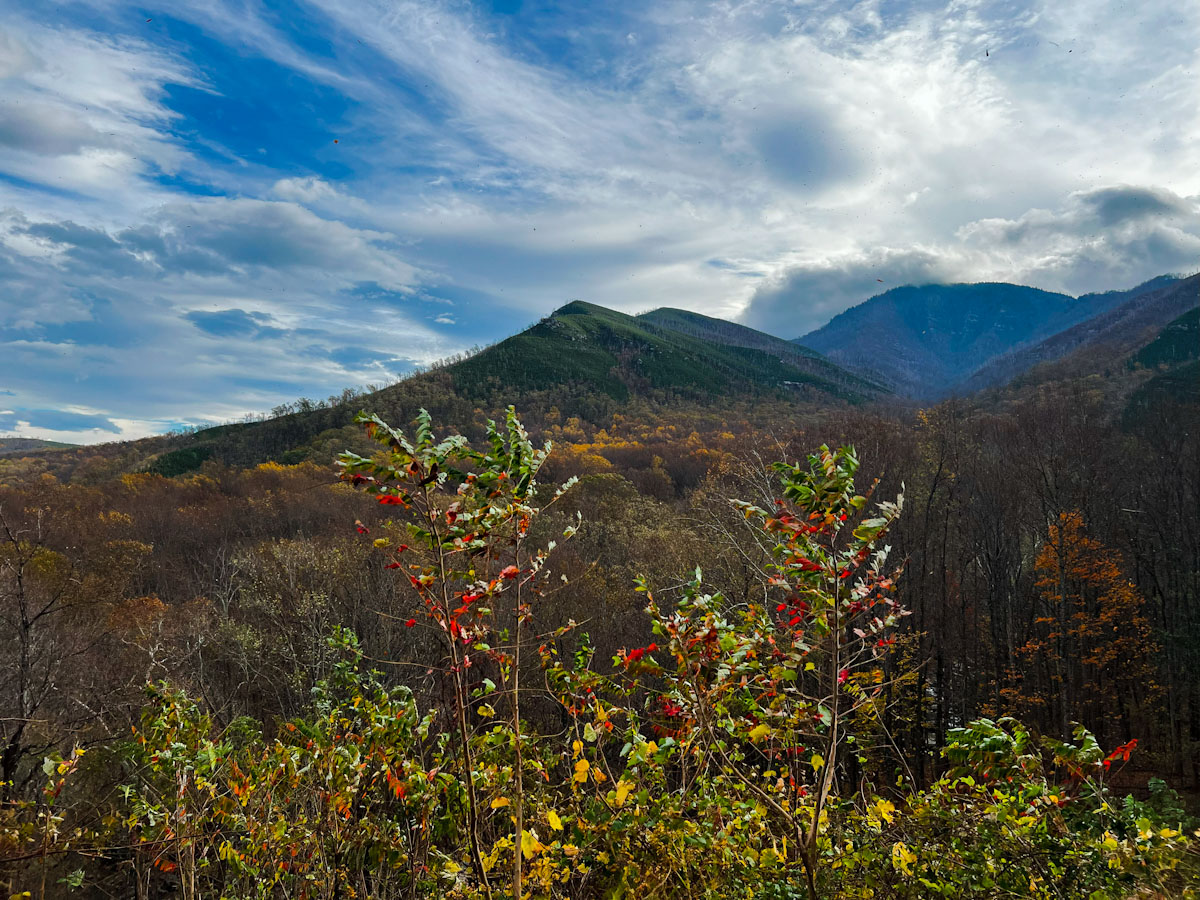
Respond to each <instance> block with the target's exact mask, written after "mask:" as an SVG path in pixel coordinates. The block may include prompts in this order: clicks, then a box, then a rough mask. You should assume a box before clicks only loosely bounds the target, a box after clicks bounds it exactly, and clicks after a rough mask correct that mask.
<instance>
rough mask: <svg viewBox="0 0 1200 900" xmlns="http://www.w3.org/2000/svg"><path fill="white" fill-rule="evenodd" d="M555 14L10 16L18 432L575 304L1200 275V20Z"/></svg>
mask: <svg viewBox="0 0 1200 900" xmlns="http://www.w3.org/2000/svg"><path fill="white" fill-rule="evenodd" d="M525 7H526V4H524V3H506V4H504V5H503V10H505V11H500V9H499V7H497V9H496V10H495V11H487V10H484V9H483V8H482V7H475V6H467V5H465V4H462V3H459V2H449V0H448V2H444V3H443V2H435V0H428V2H398V3H397V2H386V3H385V2H382V0H366V2H363V0H355V2H350V0H303V2H297V3H295V4H294V5H293V6H291V7H289V8H287V9H285V10H272V9H270V8H268V7H266V6H257V5H254V4H242V3H237V4H233V3H229V4H226V3H224V2H209V0H206V2H203V3H201V2H188V0H182V2H180V3H177V4H172V5H171V7H170V9H169V10H168V11H166V12H165V13H162V14H155V15H153V16H152V17H150V19H149V21H147V17H146V16H144V15H142V14H141V13H140V11H139V10H137V9H134V8H132V7H129V6H127V5H125V4H123V3H119V2H109V3H98V4H92V5H90V6H89V7H88V8H87V9H86V10H85V11H80V10H79V9H76V8H75V7H72V8H71V10H70V11H50V12H47V13H45V14H43V13H39V15H38V17H37V19H36V20H32V19H30V18H29V17H28V8H27V7H24V6H22V5H20V4H15V3H5V2H3V0H0V392H3V394H2V396H3V398H4V404H3V405H4V410H2V411H0V432H4V431H21V432H22V433H25V434H30V435H34V436H44V437H55V438H58V439H65V440H71V439H76V440H81V441H95V440H111V439H114V438H117V437H131V436H136V435H140V434H145V433H150V432H153V431H157V430H162V429H165V428H168V427H171V426H172V425H173V424H177V423H181V422H188V423H196V424H204V423H208V422H215V421H221V420H224V419H229V418H236V417H239V416H241V415H243V414H245V413H246V412H250V411H256V410H263V409H269V408H270V407H272V406H274V405H276V404H278V403H280V402H283V401H286V400H290V399H293V398H295V397H297V396H302V395H307V396H324V395H327V394H331V393H335V392H337V391H339V390H340V389H341V388H343V387H345V386H348V385H357V384H364V383H367V382H378V381H381V380H384V379H386V378H387V377H389V376H390V375H392V374H399V373H402V372H404V371H406V370H407V369H408V368H410V367H411V366H412V365H414V364H419V363H424V362H428V361H430V360H431V359H434V358H436V357H439V356H443V355H446V354H449V353H452V352H455V351H457V350H460V349H462V348H464V347H466V346H470V345H472V344H475V343H479V342H486V341H489V340H494V339H497V338H501V337H503V336H505V335H506V334H508V333H510V332H511V331H513V330H514V329H515V328H519V327H522V326H524V325H525V324H528V323H529V322H532V321H533V320H535V319H536V318H538V317H539V316H541V315H544V314H545V313H546V312H549V311H550V310H552V309H553V308H555V307H557V306H559V305H561V304H563V303H565V302H567V301H569V300H571V299H574V298H582V299H587V300H590V301H593V302H596V303H601V304H605V305H610V306H614V307H617V308H620V309H625V310H628V311H640V310H644V309H649V308H651V307H654V306H661V305H671V306H679V307H684V308H689V309H694V310H697V311H699V312H703V313H707V314H712V315H723V316H729V317H739V318H741V319H742V320H743V321H745V322H746V323H747V324H750V325H753V326H755V327H759V328H763V329H765V330H767V331H771V332H773V333H776V334H779V335H781V336H783V337H795V336H797V335H801V334H803V333H805V332H807V331H809V330H811V329H812V328H815V327H818V326H819V325H821V324H823V323H824V322H825V321H827V320H828V319H829V318H830V317H831V316H833V315H835V314H836V313H838V312H840V311H841V310H842V309H845V308H846V307H847V306H849V305H852V304H854V303H857V302H861V301H862V300H864V299H866V298H867V297H869V296H871V295H872V294H874V293H878V292H879V291H882V290H885V289H887V288H890V287H894V286H896V285H898V284H905V283H919V282H931V281H978V280H1003V281H1016V282H1022V283H1027V284H1034V285H1037V286H1039V287H1044V288H1048V289H1053V290H1061V291H1066V292H1070V293H1082V292H1086V291H1091V290H1105V289H1110V288H1118V287H1127V286H1131V285H1133V284H1135V283H1138V282H1139V281H1142V280H1145V279H1146V278H1149V277H1152V276H1154V275H1157V274H1161V273H1163V272H1168V271H1194V270H1195V269H1196V268H1198V267H1200V170H1198V169H1197V168H1196V166H1195V164H1194V161H1195V160H1196V159H1197V158H1200V108H1198V107H1200V65H1198V62H1200V60H1198V58H1197V57H1198V55H1200V9H1196V8H1193V7H1192V6H1191V5H1189V4H1172V3H1168V2H1165V0H1150V2H1146V3H1143V4H1140V5H1139V6H1138V8H1137V9H1136V10H1132V11H1131V9H1130V8H1129V7H1127V6H1122V5H1120V4H1117V3H1115V2H1107V0H1063V2H1058V0H1056V2H1054V3H1051V2H1049V0H1043V2H1023V3H1019V4H1012V3H1008V2H1004V3H1001V2H989V0H942V2H932V0H930V2H926V0H913V2H893V0H863V2H852V3H843V2H836V3H835V2H824V0H812V2H806V3H801V4H796V3H790V2H782V0H781V2H772V0H751V2H735V3H724V2H722V3H712V4H697V3H680V2H671V0H659V2H654V3H649V4H646V3H636V4H635V3H616V4H604V5H595V4H582V3H580V4H575V3H568V4H557V5H555V6H554V7H553V8H552V9H547V8H543V7H538V8H536V9H535V8H534V7H533V4H532V3H530V4H528V8H525ZM72 436H74V437H72Z"/></svg>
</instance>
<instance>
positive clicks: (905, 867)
mask: <svg viewBox="0 0 1200 900" xmlns="http://www.w3.org/2000/svg"><path fill="white" fill-rule="evenodd" d="M916 861H917V854H915V853H913V852H912V851H911V850H909V849H908V846H907V845H906V844H905V843H904V841H896V843H894V844H892V868H894V869H896V870H897V871H900V872H903V873H904V874H905V875H911V874H912V873H913V871H912V864H913V863H915V862H916Z"/></svg>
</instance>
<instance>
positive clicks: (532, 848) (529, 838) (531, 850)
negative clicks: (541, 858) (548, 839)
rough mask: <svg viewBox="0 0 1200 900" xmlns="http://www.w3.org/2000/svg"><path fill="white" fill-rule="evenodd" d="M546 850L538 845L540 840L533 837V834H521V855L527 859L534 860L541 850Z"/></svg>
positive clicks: (524, 832) (528, 832)
mask: <svg viewBox="0 0 1200 900" xmlns="http://www.w3.org/2000/svg"><path fill="white" fill-rule="evenodd" d="M544 849H545V848H544V847H543V846H542V845H541V844H539V843H538V839H537V838H536V837H534V836H533V832H530V831H522V832H521V855H522V856H524V857H525V858H526V859H533V857H534V856H535V855H536V854H537V852H538V851H539V850H544Z"/></svg>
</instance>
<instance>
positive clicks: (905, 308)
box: [796, 283, 1128, 400]
mask: <svg viewBox="0 0 1200 900" xmlns="http://www.w3.org/2000/svg"><path fill="white" fill-rule="evenodd" d="M1127 298H1128V293H1126V292H1112V293H1107V294H1090V295H1085V296H1083V297H1079V298H1073V297H1069V296H1067V295H1066V294H1056V293H1051V292H1049V291H1043V290H1039V289H1037V288H1031V287H1025V286H1022V285H1015V284H1003V283H984V284H950V285H924V286H921V287H900V288H893V289H892V290H890V291H887V292H885V293H883V294H879V295H878V296H875V297H872V298H871V299H870V300H867V301H866V302H865V303H861V304H859V305H858V306H855V307H852V308H851V309H848V310H846V311H845V312H843V313H841V314H840V315H838V316H836V317H835V318H834V319H833V320H832V321H830V322H829V323H828V324H827V325H825V326H823V327H822V328H818V329H817V330H816V331H813V332H811V333H809V334H807V335H805V336H804V337H801V338H797V339H796V343H799V344H803V345H805V346H808V347H811V348H813V349H814V350H817V351H818V352H820V353H823V354H825V355H826V356H827V357H829V359H830V360H832V361H833V362H835V363H837V364H839V365H842V366H846V367H847V368H850V369H853V370H856V371H861V372H868V373H871V374H872V375H876V376H878V377H879V378H880V379H881V380H882V381H884V383H886V384H888V385H890V386H892V387H893V388H894V389H895V391H896V392H897V393H899V394H902V395H905V396H909V397H913V398H916V399H922V400H927V399H933V398H936V397H939V396H944V395H946V394H948V393H952V392H955V391H956V390H957V389H958V388H959V387H960V385H961V382H962V381H963V379H965V378H967V377H968V376H970V375H971V374H972V373H974V372H976V371H977V370H978V369H980V368H981V367H983V366H985V365H987V364H988V363H989V362H991V361H992V360H993V359H995V358H996V357H998V356H1001V355H1002V354H1005V353H1010V352H1012V351H1014V350H1016V349H1019V348H1021V347H1025V346H1029V345H1031V344H1035V343H1038V342H1040V341H1042V340H1044V339H1045V338H1047V337H1049V336H1050V335H1053V334H1056V333H1058V332H1060V331H1063V330H1064V329H1067V328H1070V327H1072V326H1073V325H1076V324H1078V323H1079V322H1082V321H1084V320H1087V319H1090V318H1092V317H1094V316H1096V315H1099V314H1100V313H1103V312H1106V311H1107V310H1109V309H1111V308H1112V307H1113V306H1115V305H1119V304H1120V303H1122V302H1124V301H1125V300H1127Z"/></svg>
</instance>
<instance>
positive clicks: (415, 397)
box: [114, 301, 885, 476]
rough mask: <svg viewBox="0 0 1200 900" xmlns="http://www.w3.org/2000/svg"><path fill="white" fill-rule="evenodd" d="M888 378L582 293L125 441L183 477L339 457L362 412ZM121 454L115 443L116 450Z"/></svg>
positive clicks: (492, 409) (839, 393) (674, 401)
mask: <svg viewBox="0 0 1200 900" xmlns="http://www.w3.org/2000/svg"><path fill="white" fill-rule="evenodd" d="M884 393H885V392H884V390H883V389H882V388H881V386H880V385H878V384H876V383H873V382H871V381H869V380H867V379H864V378H862V377H860V376H858V375H855V374H853V373H851V372H848V371H847V370H845V369H843V368H841V367H839V366H838V365H836V364H835V363H833V362H831V361H829V360H827V359H824V358H823V357H821V356H820V355H819V354H817V353H815V352H813V351H811V350H807V349H804V348H798V347H796V346H795V345H794V344H791V343H790V342H787V341H783V340H781V339H779V338H775V337H772V336H771V335H767V334H763V333H762V332H756V331H754V330H753V329H750V328H746V327H744V326H741V325H735V324H734V323H727V322H723V321H722V320H719V319H711V318H709V317H707V316H700V315H697V314H694V313H685V312H683V311H681V310H656V311H655V312H654V313H650V314H646V315H644V316H640V317H639V316H630V315H627V314H625V313H621V312H617V311H616V310H611V309H607V308H605V307H602V306H597V305H595V304H591V303H584V302H582V301H575V302H572V303H568V304H567V305H566V306H563V307H561V308H560V309H558V310H556V311H555V312H553V313H552V314H550V315H549V316H547V317H545V318H544V319H542V320H541V321H539V322H537V323H536V324H535V325H533V326H532V327H530V328H528V329H526V330H525V331H522V332H520V333H519V334H516V335H513V336H512V337H509V338H507V339H505V340H503V341H500V342H499V343H497V344H494V345H492V346H490V347H487V348H486V349H484V350H482V351H480V352H478V353H476V354H475V355H473V356H470V357H468V358H466V359H462V360H459V361H457V362H453V363H450V364H448V365H445V366H439V367H435V368H434V369H432V370H430V371H427V372H422V373H418V374H414V375H411V376H409V377H408V378H405V379H403V380H401V381H399V382H397V383H396V384H393V385H391V386H389V387H386V388H383V389H382V390H379V391H376V392H374V393H371V394H366V395H363V396H359V397H355V398H354V399H351V400H348V401H345V402H341V403H337V404H334V405H330V406H318V407H316V408H312V409H305V410H301V411H297V412H292V413H288V414H285V415H281V416H276V417H273V418H269V419H265V420H262V421H257V422H247V423H236V424H230V425H220V426H215V427H213V428H207V429H204V430H201V431H197V432H195V433H194V434H189V435H180V436H174V437H155V438H146V439H144V441H142V442H131V443H129V444H125V445H114V446H121V447H124V448H132V449H133V451H135V452H131V453H130V454H128V455H129V457H130V458H131V459H136V458H139V454H138V453H137V452H136V450H137V449H138V447H141V448H143V449H144V451H145V452H144V453H143V454H141V458H142V459H143V461H142V462H140V463H138V465H140V466H141V468H142V469H143V470H146V471H150V472H155V473H157V474H161V475H166V476H174V475H179V474H184V473H186V472H190V471H194V470H196V469H197V468H198V467H200V466H201V465H203V464H204V462H205V461H207V460H209V459H215V460H219V461H222V462H225V463H227V464H230V465H252V464H256V463H259V462H264V461H267V460H276V461H281V462H298V461H300V460H303V459H329V458H332V455H333V454H334V453H336V452H337V451H339V450H341V449H343V448H344V447H345V446H347V445H348V444H347V442H348V441H353V440H357V431H356V429H353V428H351V427H350V426H351V425H352V422H353V418H354V415H355V413H357V412H358V411H359V410H360V409H367V410H369V411H371V412H375V413H378V414H379V415H381V416H383V417H384V418H386V419H388V420H389V421H393V422H408V421H411V420H412V418H413V417H414V416H415V415H416V413H417V411H418V410H419V409H420V408H422V407H424V408H426V409H429V410H430V412H431V413H433V414H434V416H435V418H437V419H438V420H439V421H442V422H446V423H451V424H453V425H455V426H456V427H458V428H460V429H463V430H464V432H467V433H469V432H470V431H471V429H472V428H478V427H479V426H480V423H481V421H482V419H483V418H485V417H487V416H495V415H497V414H499V413H500V412H501V411H502V410H503V409H504V407H506V406H507V405H509V404H510V403H516V404H517V405H518V406H519V407H520V408H521V411H522V414H523V415H525V416H526V419H527V421H528V422H530V423H536V422H538V421H540V420H543V419H544V418H545V417H546V416H548V415H559V414H561V415H562V416H564V417H570V416H574V417H578V418H580V419H582V420H584V421H587V422H591V423H593V424H595V425H599V426H601V427H602V426H603V425H605V424H608V423H610V422H611V420H612V416H613V415H614V414H615V413H618V412H628V411H629V409H630V408H631V407H632V406H636V405H638V404H643V405H645V404H649V405H650V406H657V407H659V408H663V407H680V406H683V407H690V408H693V409H696V410H700V411H704V412H705V413H707V414H710V415H720V414H721V412H722V410H729V411H735V410H736V411H737V414H738V416H739V417H741V416H744V415H745V413H746V409H747V408H749V407H753V406H757V405H763V404H765V405H771V404H782V405H783V406H785V407H787V408H788V409H796V410H799V409H802V408H812V407H830V406H841V405H846V404H852V403H863V402H868V401H871V400H875V399H877V398H880V397H882V396H884ZM115 453H116V451H115V450H114V454H115Z"/></svg>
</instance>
